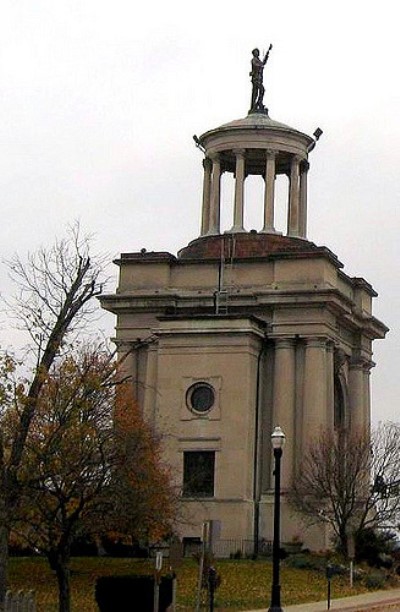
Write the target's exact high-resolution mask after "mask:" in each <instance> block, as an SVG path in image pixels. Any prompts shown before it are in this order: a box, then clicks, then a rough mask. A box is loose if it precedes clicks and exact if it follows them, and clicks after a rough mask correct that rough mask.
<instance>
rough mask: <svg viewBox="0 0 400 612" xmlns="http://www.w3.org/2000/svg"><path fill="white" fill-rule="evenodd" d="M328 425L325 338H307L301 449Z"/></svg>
mask: <svg viewBox="0 0 400 612" xmlns="http://www.w3.org/2000/svg"><path fill="white" fill-rule="evenodd" d="M328 425H329V420H328V415H327V356H326V340H325V338H307V340H306V347H305V357H304V393H303V428H302V447H303V451H304V450H305V448H307V446H308V444H309V442H310V439H312V438H313V437H315V436H317V435H319V434H320V433H321V432H322V431H326V430H327V428H328Z"/></svg>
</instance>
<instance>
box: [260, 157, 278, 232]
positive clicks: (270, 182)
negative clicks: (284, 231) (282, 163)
mask: <svg viewBox="0 0 400 612" xmlns="http://www.w3.org/2000/svg"><path fill="white" fill-rule="evenodd" d="M274 200H275V151H271V150H270V149H268V150H267V160H266V163H265V192H264V227H263V229H262V230H261V231H262V232H264V233H265V234H275V233H276V232H275V227H274Z"/></svg>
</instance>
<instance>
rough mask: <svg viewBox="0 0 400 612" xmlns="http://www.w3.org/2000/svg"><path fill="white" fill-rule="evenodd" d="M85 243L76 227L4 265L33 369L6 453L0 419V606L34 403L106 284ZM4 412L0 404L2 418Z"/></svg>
mask: <svg viewBox="0 0 400 612" xmlns="http://www.w3.org/2000/svg"><path fill="white" fill-rule="evenodd" d="M89 243H90V241H89V240H88V238H87V237H82V236H81V233H80V229H79V225H78V224H75V225H74V226H73V227H71V228H70V230H69V232H68V234H67V236H66V238H64V239H63V240H58V241H56V242H55V244H54V246H53V247H51V248H50V249H44V248H43V249H40V250H39V251H37V252H36V253H34V254H30V255H28V258H27V260H22V259H21V258H20V257H19V256H18V255H16V256H14V257H13V258H12V260H11V261H9V262H7V265H8V267H9V270H10V276H11V278H12V279H13V280H14V281H15V283H16V287H17V290H18V291H17V295H16V296H15V297H14V299H11V300H8V301H7V312H8V314H9V315H10V316H12V317H13V318H14V319H16V320H17V323H18V325H19V327H20V328H21V329H24V330H25V331H27V332H28V335H29V337H30V340H31V341H30V343H29V345H28V347H29V351H30V353H31V354H33V360H32V363H33V364H34V366H33V369H32V374H31V375H29V374H28V376H27V381H26V385H25V386H26V392H25V400H24V402H23V403H21V405H20V406H19V410H18V414H17V418H16V421H15V423H14V428H13V431H12V433H11V434H10V437H9V438H8V439H7V452H5V449H4V446H3V444H4V442H5V441H4V432H3V431H2V420H0V470H1V473H0V488H1V489H0V500H1V501H0V519H1V523H0V607H1V605H2V603H3V601H4V597H5V590H6V584H7V563H8V544H7V543H8V537H9V531H10V520H9V519H10V517H11V516H12V515H13V510H14V508H15V507H16V505H17V504H18V499H19V491H20V486H19V470H20V467H21V461H22V457H23V453H24V448H25V443H26V439H27V436H28V433H29V428H30V425H31V422H32V419H33V417H34V415H35V412H36V409H37V404H38V398H39V396H40V392H41V390H42V387H43V384H44V382H45V380H46V377H47V375H48V372H49V371H50V368H51V367H52V365H53V364H54V362H55V360H56V359H57V357H58V356H59V355H60V352H61V350H62V347H63V345H64V343H66V342H67V341H68V340H70V339H71V338H72V337H73V334H74V332H76V331H77V330H78V329H79V328H82V326H84V325H85V322H87V321H88V317H89V316H90V314H91V313H92V312H93V309H94V307H95V306H94V301H93V298H94V297H96V296H97V295H99V294H100V293H101V290H102V284H103V282H104V280H103V261H101V259H99V258H97V259H92V258H91V257H90V254H89V246H90V244H89ZM24 365H25V367H26V364H24ZM5 408H7V405H6V404H5V403H4V401H3V402H2V405H1V406H0V411H1V412H0V419H2V414H3V413H4V410H5Z"/></svg>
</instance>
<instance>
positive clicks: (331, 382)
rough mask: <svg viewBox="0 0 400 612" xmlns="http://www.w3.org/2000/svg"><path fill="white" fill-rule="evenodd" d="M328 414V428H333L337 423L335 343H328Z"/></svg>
mask: <svg viewBox="0 0 400 612" xmlns="http://www.w3.org/2000/svg"><path fill="white" fill-rule="evenodd" d="M326 414H327V428H328V429H329V430H333V428H334V424H335V363H334V344H333V342H327V344H326Z"/></svg>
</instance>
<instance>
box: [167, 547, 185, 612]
mask: <svg viewBox="0 0 400 612" xmlns="http://www.w3.org/2000/svg"><path fill="white" fill-rule="evenodd" d="M182 559H183V544H182V542H181V541H180V540H173V541H172V542H171V544H170V547H169V565H170V569H171V572H172V575H173V579H172V606H171V607H172V612H175V609H176V586H177V580H176V573H175V570H176V569H177V568H178V567H180V565H181V564H182Z"/></svg>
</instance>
